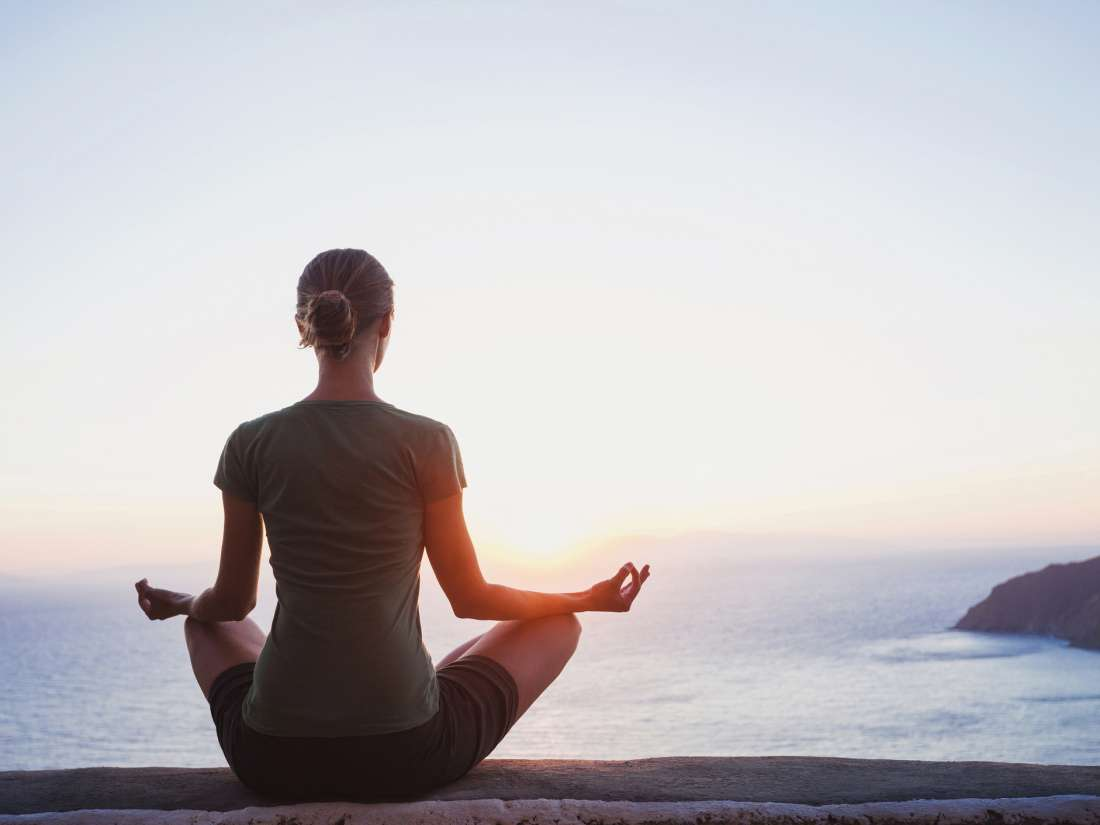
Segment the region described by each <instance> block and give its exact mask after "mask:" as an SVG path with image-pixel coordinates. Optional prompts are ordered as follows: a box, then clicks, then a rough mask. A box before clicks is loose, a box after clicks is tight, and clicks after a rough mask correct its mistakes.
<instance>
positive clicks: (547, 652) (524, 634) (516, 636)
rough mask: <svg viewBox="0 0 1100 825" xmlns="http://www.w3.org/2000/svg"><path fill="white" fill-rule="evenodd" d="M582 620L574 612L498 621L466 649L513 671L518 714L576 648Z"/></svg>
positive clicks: (563, 664) (557, 672)
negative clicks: (517, 697)
mask: <svg viewBox="0 0 1100 825" xmlns="http://www.w3.org/2000/svg"><path fill="white" fill-rule="evenodd" d="M580 637H581V623H580V622H579V621H578V620H577V617H576V616H575V615H574V614H572V613H566V614H563V615H560V616H545V617H543V618H541V619H527V620H525V621H510V622H498V623H497V624H496V625H495V626H494V627H493V628H492V629H491V630H489V631H488V632H487V633H484V634H482V635H481V636H479V637H478V638H477V639H472V640H471V641H472V642H473V644H471V645H470V646H469V648H468V649H467V650H465V651H464V652H465V653H467V654H473V655H478V656H486V657H488V658H490V659H492V660H493V661H495V662H497V663H498V664H500V665H502V666H503V667H504V669H505V670H507V671H508V672H509V673H510V674H512V678H513V679H515V680H516V686H517V687H518V688H519V710H518V713H517V714H516V717H517V718H519V717H520V716H522V715H523V714H524V712H525V711H526V710H527V709H528V708H529V707H531V705H532V703H533V702H534V701H535V700H536V699H537V698H538V697H539V694H541V693H542V692H543V691H544V690H546V688H547V687H548V686H549V685H550V683H551V682H553V681H554V679H556V678H557V677H558V674H559V673H561V672H562V669H563V668H564V667H565V663H566V662H568V661H569V659H570V657H572V655H573V652H574V651H575V650H576V649H577V642H578V641H579V640H580Z"/></svg>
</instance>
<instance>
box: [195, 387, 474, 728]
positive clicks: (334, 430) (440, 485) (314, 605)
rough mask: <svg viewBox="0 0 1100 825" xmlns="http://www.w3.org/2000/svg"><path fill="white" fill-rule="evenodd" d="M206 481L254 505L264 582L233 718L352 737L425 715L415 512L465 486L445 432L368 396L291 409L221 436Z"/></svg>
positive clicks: (431, 691) (430, 686)
mask: <svg viewBox="0 0 1100 825" xmlns="http://www.w3.org/2000/svg"><path fill="white" fill-rule="evenodd" d="M214 484H215V485H217V486H218V487H220V488H221V489H222V490H224V491H225V492H227V493H229V494H231V495H234V496H236V497H238V498H241V499H245V500H247V501H252V502H255V503H256V507H257V509H258V510H259V511H260V512H261V513H262V514H263V518H264V524H265V525H266V528H267V542H268V547H269V548H270V550H271V569H272V572H273V573H274V575H275V593H276V596H277V599H278V601H277V603H276V606H275V616H274V618H273V619H272V622H271V632H270V634H269V635H268V637H267V641H266V642H265V643H264V646H263V650H262V651H261V652H260V657H259V660H258V661H257V662H256V669H255V672H254V675H253V682H252V686H251V688H250V689H249V691H248V694H247V696H246V697H245V699H244V704H243V707H242V715H243V718H244V721H245V723H246V724H247V725H248V726H249V727H251V728H253V729H254V730H257V731H260V732H261V733H267V734H272V735H278V736H355V735H361V734H374V733H387V732H391V731H398V730H406V729H408V728H412V727H416V726H417V725H419V724H422V723H423V722H426V721H427V720H428V719H430V718H431V717H432V716H433V715H434V714H435V712H436V710H437V708H438V689H437V686H436V681H435V668H434V666H433V664H432V660H431V657H430V656H429V654H428V651H427V649H426V648H425V647H424V642H423V639H422V637H421V632H420V610H419V595H420V562H421V558H422V556H423V551H424V536H423V513H424V504H425V503H426V502H430V501H434V500H437V499H441V498H445V497H447V496H451V495H454V494H455V493H457V492H459V490H460V489H461V488H462V487H465V486H466V478H465V474H464V472H463V467H462V458H461V455H460V453H459V449H458V444H457V442H456V441H455V437H454V433H452V432H451V429H450V428H449V427H447V426H446V425H445V424H441V423H440V422H438V421H435V420H433V419H431V418H427V417H425V416H422V415H416V414H414V413H410V412H406V411H404V410H401V409H398V408H397V407H394V406H393V405H392V404H387V403H384V402H381V401H312V400H310V401H299V402H297V403H295V404H292V405H291V406H289V407H285V408H283V409H281V410H277V411H275V412H271V413H267V414H266V415H262V416H260V417H258V418H254V419H252V420H250V421H245V422H244V423H242V424H240V425H239V426H238V427H237V428H236V429H234V430H233V432H232V433H231V434H230V435H229V438H228V439H227V440H226V443H225V447H224V449H223V450H222V455H221V458H220V460H219V462H218V467H217V471H216V472H215V474H214Z"/></svg>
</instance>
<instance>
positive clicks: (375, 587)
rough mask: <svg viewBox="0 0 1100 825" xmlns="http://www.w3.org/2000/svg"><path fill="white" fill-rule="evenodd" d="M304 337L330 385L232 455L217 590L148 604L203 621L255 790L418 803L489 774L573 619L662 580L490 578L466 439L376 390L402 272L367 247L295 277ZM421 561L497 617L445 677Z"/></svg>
mask: <svg viewBox="0 0 1100 825" xmlns="http://www.w3.org/2000/svg"><path fill="white" fill-rule="evenodd" d="M295 322H296V324H297V327H298V332H299V334H300V336H301V340H300V345H301V346H312V347H313V348H314V350H315V352H316V356H317V365H318V370H319V376H318V381H317V388H316V389H315V390H314V391H313V392H311V393H310V394H309V395H308V396H306V397H305V398H304V399H302V400H301V401H298V402H296V403H294V404H291V405H290V406H289V407H285V408H283V409H281V410H278V411H275V412H271V413H267V414H266V415H261V416H259V417H258V418H254V419H252V420H250V421H246V422H244V423H242V424H240V425H239V426H238V427H237V428H236V429H234V430H233V432H232V433H231V434H230V435H229V438H228V439H227V440H226V443H225V447H224V449H223V451H222V454H221V458H220V460H219V462H218V466H217V470H216V472H215V475H214V483H215V484H216V485H217V486H218V487H219V488H220V489H221V490H222V502H223V506H224V509H225V526H224V537H223V542H222V551H221V562H220V568H219V570H218V576H217V580H216V581H215V583H214V585H213V586H212V587H210V588H208V589H206V590H205V591H203V592H202V593H200V594H199V595H197V596H192V595H189V594H186V593H177V592H173V591H169V590H163V589H159V588H155V587H152V586H150V584H149V582H148V580H147V579H142V580H141V581H139V582H137V583H136V584H135V587H136V589H137V594H138V603H139V605H140V606H141V609H142V610H143V611H144V612H145V614H146V615H147V616H148V617H149V618H150V619H167V618H169V617H172V616H181V615H182V616H186V617H187V619H186V621H185V622H184V635H185V636H186V640H187V650H188V652H189V653H190V656H191V666H192V669H193V670H194V672H195V678H196V679H197V680H198V683H199V687H201V688H202V691H203V694H204V695H205V696H206V698H207V700H208V701H209V703H210V710H211V715H212V716H213V718H214V724H215V727H216V729H217V734H218V741H219V743H220V744H221V748H222V751H223V752H224V753H225V758H226V760H227V761H228V762H229V765H230V767H231V768H232V769H233V771H234V773H235V774H236V775H237V776H238V777H239V778H240V780H241V781H242V782H243V783H244V784H245V785H247V786H249V787H250V788H252V789H254V790H256V791H258V792H260V793H264V794H267V795H270V796H276V797H279V798H283V799H292V798H295V799H306V798H314V799H315V798H325V797H329V798H333V797H343V798H352V799H382V798H396V797H407V796H416V795H419V794H423V793H424V792H426V791H428V790H430V789H432V788H434V787H436V786H439V785H442V784H444V783H447V782H450V781H452V780H454V779H457V778H458V777H460V776H462V775H463V774H465V773H466V772H467V771H469V770H470V768H472V767H473V766H474V765H476V764H477V763H478V762H479V761H481V760H482V759H484V758H485V757H486V756H487V755H488V754H489V752H490V751H492V749H493V748H494V747H496V745H497V743H498V742H500V740H501V739H502V738H503V737H504V735H505V734H506V733H507V732H508V730H509V728H511V726H512V725H513V724H514V723H515V721H516V719H517V718H518V717H520V716H521V715H522V714H523V713H524V712H525V711H526V710H527V709H528V708H529V707H530V706H531V703H532V702H534V701H535V699H537V698H538V696H539V694H541V693H542V692H543V691H544V690H545V689H546V687H547V686H548V685H549V684H550V683H551V682H552V681H553V680H554V679H555V678H556V677H557V675H558V674H559V673H560V672H561V670H562V668H563V667H564V666H565V663H566V662H567V661H569V658H570V657H571V656H572V655H573V651H574V650H575V649H576V646H577V640H578V638H579V637H580V632H581V627H580V623H579V622H578V621H577V618H576V615H575V614H576V613H579V612H581V611H585V610H600V611H619V612H622V611H626V610H629V609H630V605H631V603H632V602H633V601H634V598H635V597H636V596H637V595H638V592H639V590H640V588H641V586H642V583H643V582H645V580H646V579H647V578H648V576H649V569H648V566H647V567H643V568H642V569H641V570H640V571H639V570H637V569H636V568H635V567H634V565H633V564H626V565H624V566H623V567H622V568H620V569H619V571H618V572H617V573H616V574H615V575H614V576H612V577H611V578H609V579H607V580H605V581H602V582H599V583H597V584H596V585H594V586H592V587H591V588H589V589H588V590H585V591H582V592H577V593H536V592H529V591H524V590H516V589H513V588H510V587H504V586H502V585H498V584H489V583H488V582H486V581H485V579H484V578H483V577H482V574H481V570H480V568H479V567H478V561H477V556H476V554H475V552H474V546H473V543H472V542H471V540H470V536H469V534H468V532H467V530H466V523H465V520H464V518H463V513H462V488H463V487H465V486H466V479H465V476H464V474H463V468H462V458H461V455H460V453H459V449H458V445H457V443H456V442H455V438H454V434H453V433H452V432H451V430H450V428H448V427H447V426H446V425H444V424H441V423H439V422H438V421H434V420H433V419H431V418H427V417H425V416H421V415H415V414H413V413H410V412H406V411H404V410H401V409H399V408H397V407H395V406H393V405H392V404H388V403H386V402H385V401H383V400H382V399H380V398H379V397H378V396H377V395H376V394H375V391H374V373H375V372H376V371H377V370H378V368H379V367H380V366H381V365H382V360H383V357H384V355H385V353H386V346H387V344H388V342H389V338H390V328H391V325H392V322H393V281H391V280H390V277H389V275H388V274H387V273H386V270H385V269H384V268H383V267H382V265H381V264H380V263H379V262H378V261H377V260H375V258H373V257H372V256H371V255H369V254H368V253H366V252H364V251H363V250H359V249H333V250H329V251H328V252H322V253H321V254H320V255H318V256H317V257H316V258H314V259H313V260H312V261H310V263H309V264H308V265H307V266H306V268H305V270H304V271H303V273H302V275H301V278H300V279H299V281H298V303H297V311H296V313H295ZM265 527H266V531H267V538H268V545H269V547H270V550H271V567H272V570H273V572H274V575H275V582H276V595H277V597H278V601H277V604H276V607H275V615H274V618H273V619H272V622H271V633H270V635H269V636H266V637H265V636H264V633H263V631H262V630H261V629H260V628H259V627H258V626H257V625H256V623H255V622H254V621H252V620H251V619H249V618H247V616H248V613H249V612H250V611H251V610H252V608H253V607H254V606H255V604H256V590H257V583H258V578H259V569H260V551H261V548H262V545H263V533H264V529H265ZM425 549H426V551H427V554H428V560H429V561H430V563H431V565H432V569H433V570H434V571H435V574H436V577H437V578H438V580H439V583H440V585H441V586H442V588H443V591H444V593H445V594H446V596H447V598H448V600H449V601H450V604H451V606H452V608H453V609H454V612H455V615H456V616H461V617H465V618H473V619H496V620H498V623H497V624H496V625H494V626H493V627H492V628H491V629H490V630H489V631H488V632H486V633H484V634H482V635H481V636H478V637H476V638H474V639H471V640H470V641H468V642H467V643H465V644H464V645H462V646H460V647H459V648H458V649H456V650H454V651H452V652H451V653H450V654H448V655H447V656H446V657H444V658H443V660H442V661H441V662H439V664H438V666H433V664H432V660H431V658H430V656H429V655H428V652H427V651H426V650H425V648H424V645H423V642H422V640H421V630H420V614H419V607H418V598H419V589H420V577H419V569H420V562H421V557H422V553H423V552H424V551H425Z"/></svg>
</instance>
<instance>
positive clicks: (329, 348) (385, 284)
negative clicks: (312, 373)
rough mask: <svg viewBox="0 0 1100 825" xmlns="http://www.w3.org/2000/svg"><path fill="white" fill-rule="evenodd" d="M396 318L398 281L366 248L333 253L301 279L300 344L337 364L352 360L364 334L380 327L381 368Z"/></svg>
mask: <svg viewBox="0 0 1100 825" xmlns="http://www.w3.org/2000/svg"><path fill="white" fill-rule="evenodd" d="M392 315H393V281H392V280H391V279H390V276H389V274H388V273H387V272H386V270H385V268H384V267H383V266H382V264H380V263H379V262H378V261H377V259H375V257H374V256H373V255H371V254H370V253H369V252H365V251H363V250H362V249H330V250H328V251H327V252H322V253H321V254H320V255H318V256H317V257H315V258H314V259H313V260H312V261H310V262H309V263H308V264H306V268H305V269H304V270H302V275H301V277H300V278H299V279H298V305H297V310H296V311H295V313H294V319H295V321H296V322H297V324H298V331H299V333H300V334H301V341H300V342H299V346H302V347H313V348H314V349H316V350H317V352H318V354H320V353H324V354H325V355H327V356H330V357H332V358H334V359H335V360H337V361H342V360H344V359H345V358H347V356H348V354H349V353H350V352H351V351H352V349H353V348H354V346H355V344H356V343H357V342H358V340H359V336H360V335H361V333H363V332H364V331H365V330H367V329H370V328H371V327H372V326H374V325H375V324H377V326H378V337H379V339H380V342H379V348H378V353H377V355H376V358H375V362H376V363H375V364H374V365H372V366H373V367H374V368H377V366H378V363H380V362H381V360H382V352H383V350H384V347H385V341H386V339H387V337H388V336H389V319H390V317H391V316H392Z"/></svg>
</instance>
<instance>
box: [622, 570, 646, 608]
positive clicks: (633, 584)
mask: <svg viewBox="0 0 1100 825" xmlns="http://www.w3.org/2000/svg"><path fill="white" fill-rule="evenodd" d="M630 571H631V572H630V586H629V587H625V588H623V590H622V591H621V593H622V597H623V598H624V599H625V600H626V606H627V607H628V608H629V607H630V605H631V604H633V603H634V599H636V598H637V597H638V593H639V591H641V589H642V585H643V584H644V583H645V580H646V579H648V578H649V565H648V564H646V565H643V566H642V570H641V572H640V573H639V572H638V569H637V568H636V567H635V566H634V565H633V564H632V563H631V564H630Z"/></svg>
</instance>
